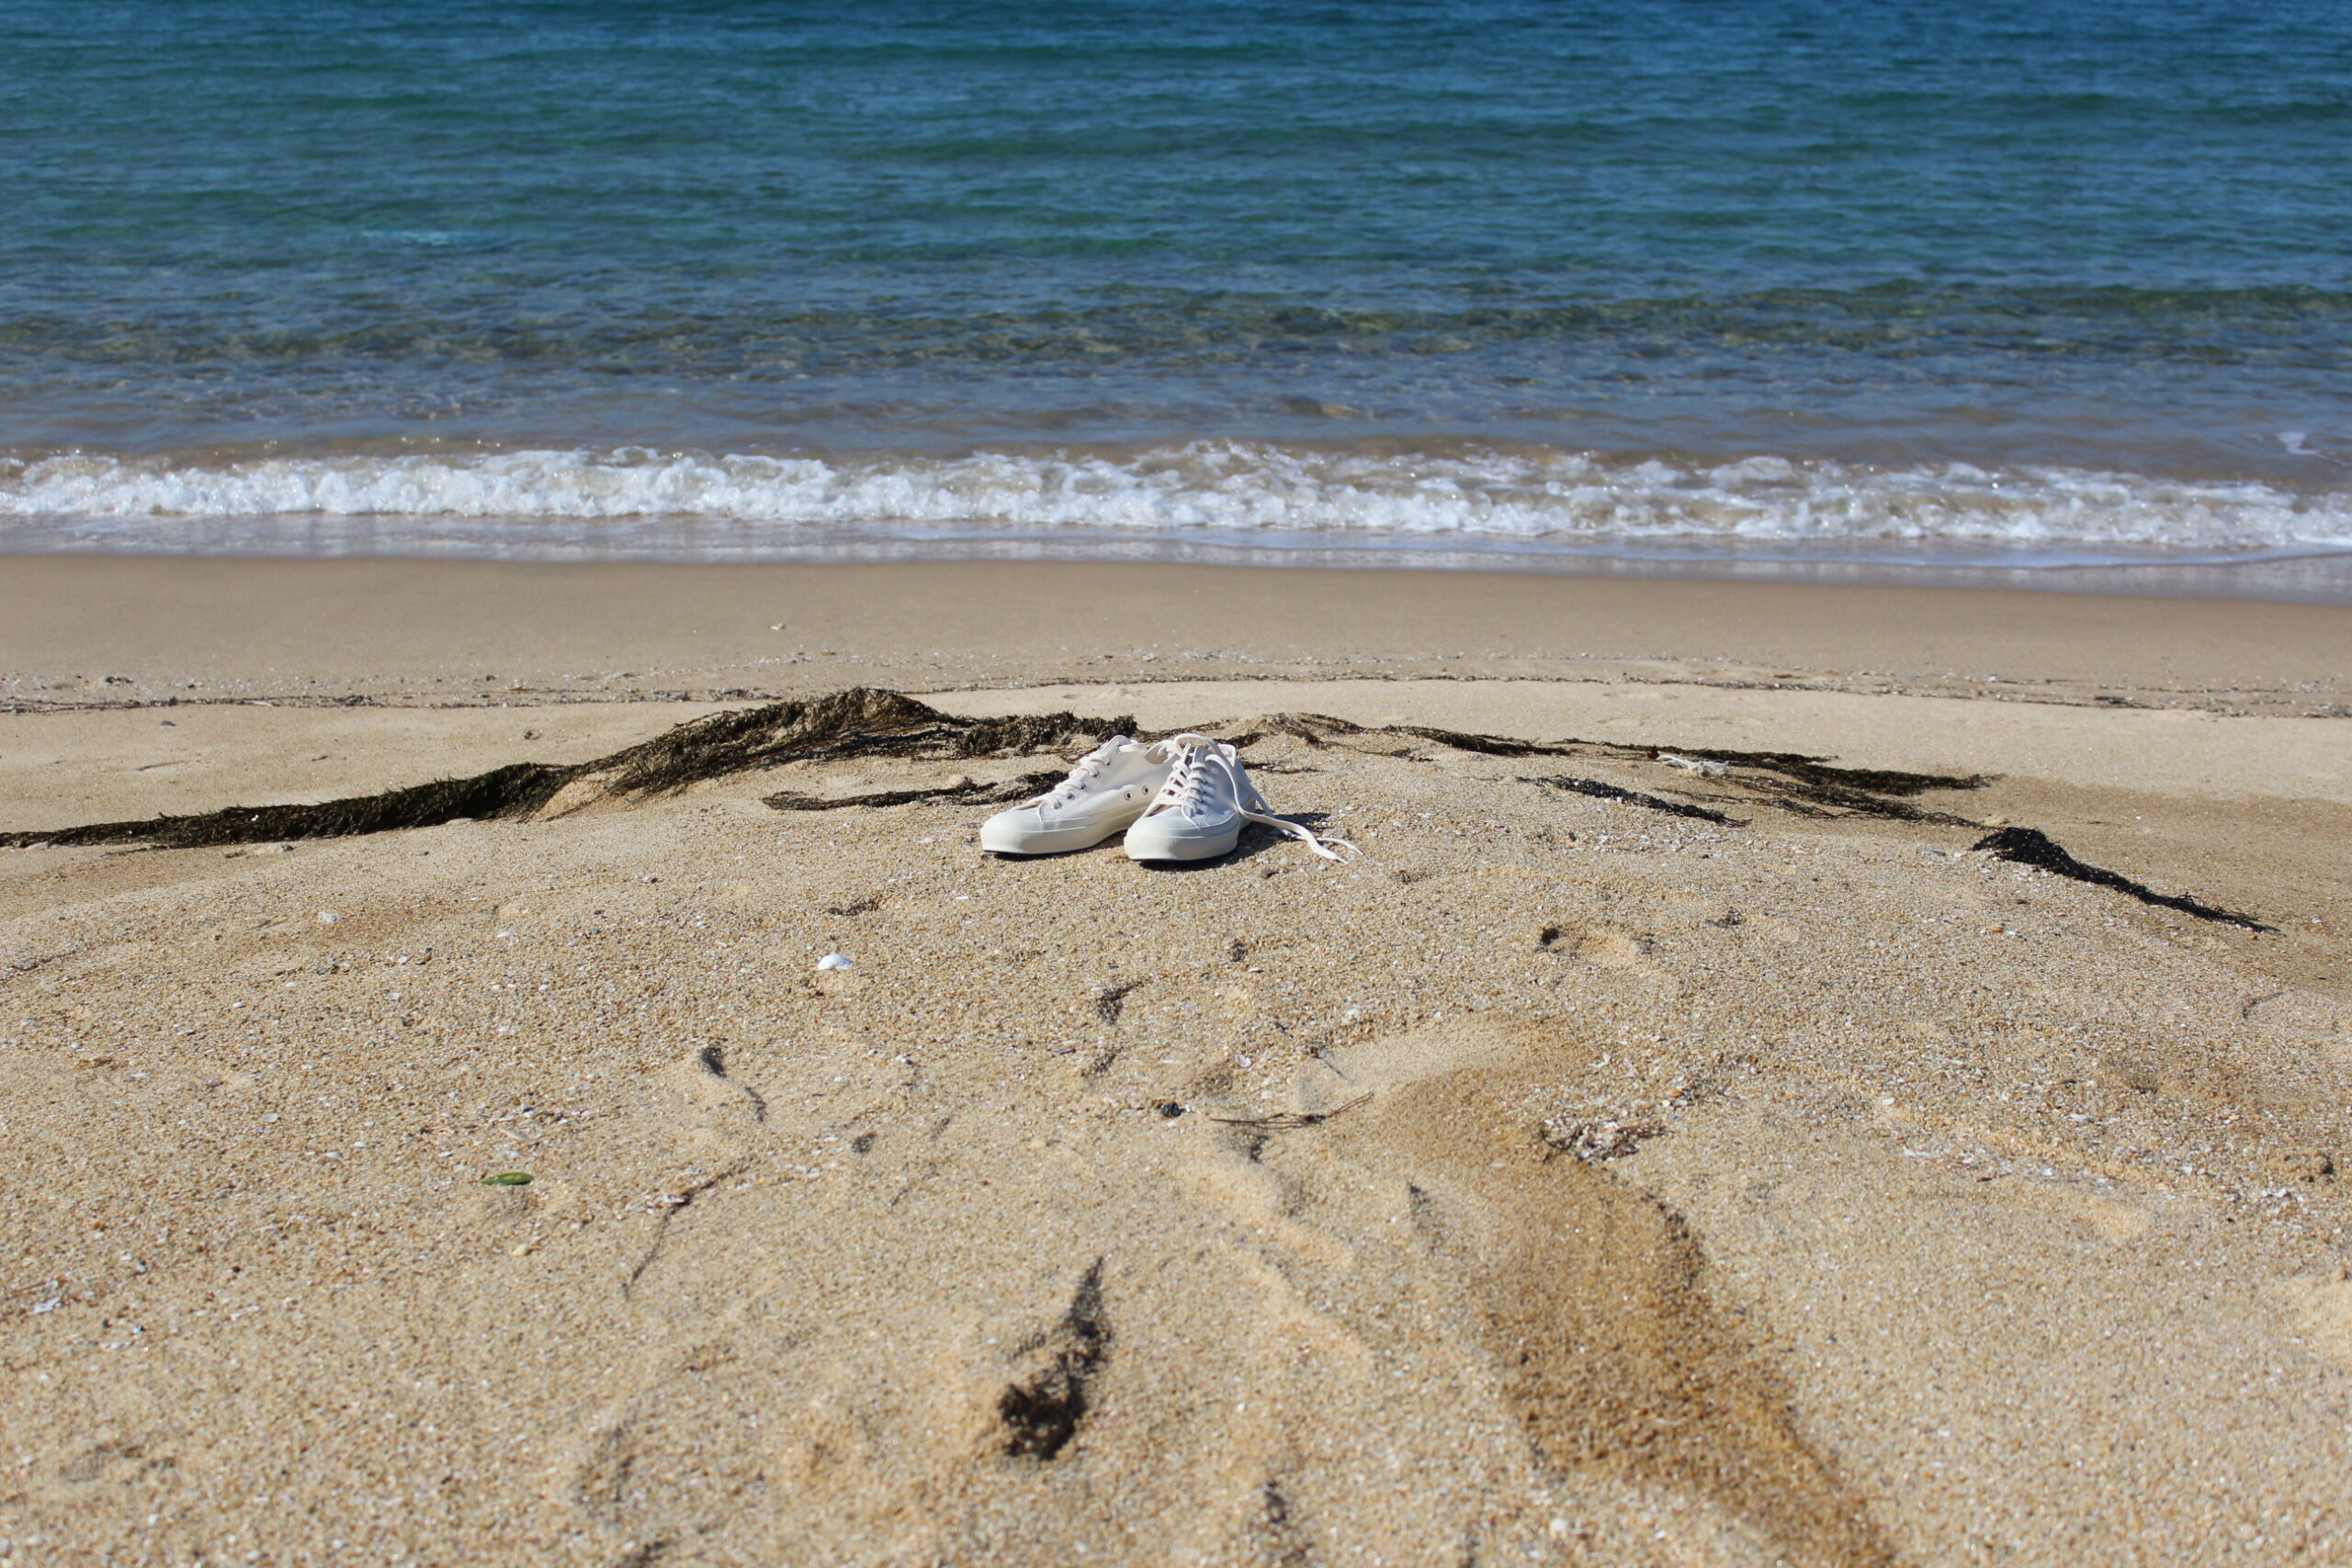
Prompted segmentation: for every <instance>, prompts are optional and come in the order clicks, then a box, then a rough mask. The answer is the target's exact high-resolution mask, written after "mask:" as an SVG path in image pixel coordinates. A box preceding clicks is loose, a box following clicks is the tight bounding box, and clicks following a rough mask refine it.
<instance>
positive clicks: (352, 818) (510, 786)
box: [0, 762, 580, 850]
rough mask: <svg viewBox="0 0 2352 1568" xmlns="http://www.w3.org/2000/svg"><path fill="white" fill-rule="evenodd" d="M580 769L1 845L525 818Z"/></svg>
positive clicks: (327, 835) (256, 839)
mask: <svg viewBox="0 0 2352 1568" xmlns="http://www.w3.org/2000/svg"><path fill="white" fill-rule="evenodd" d="M579 772H580V770H579V769H578V768H563V767H548V766H546V765H544V764H541V763H538V762H515V763H510V764H509V765H507V766H506V767H503V768H495V769H492V771H491V772H489V773H476V774H475V775H473V776H472V777H471V778H463V779H444V780H440V781H438V782H436V783H434V784H413V785H411V786H410V787H408V788H406V789H391V790H385V791H384V792H383V793H381V794H379V795H353V796H350V797H348V798H346V799H343V800H329V801H324V802H322V803H321V804H319V805H316V806H232V807H228V808H227V809H226V810H222V811H207V812H203V813H201V814H199V815H196V816H189V817H153V818H144V819H142V820H140V821H136V822H96V823H92V824H90V825H89V826H87V827H83V828H61V829H56V830H54V831H51V832H31V833H0V845H5V846H6V847H7V848H9V849H28V848H30V847H31V846H33V845H35V844H56V845H59V846H61V847H66V848H79V847H84V846H90V845H100V844H139V843H143V844H153V845H154V846H155V847H157V848H159V849H170V850H186V849H203V848H208V847H210V846H213V845H219V844H259V843H269V842H274V841H277V840H291V839H334V838H344V837H347V836H349V835H352V834H357V833H384V832H390V831H391V830H393V829H399V828H429V827H432V826H434V825H435V824H436V823H441V822H447V821H451V820H453V819H455V818H460V817H469V818H500V817H525V816H528V815H530V814H531V813H532V812H534V811H537V809H539V807H543V806H545V805H546V804H547V803H548V801H549V800H551V799H553V798H554V797H555V794H556V792H557V791H558V790H560V789H561V788H562V787H563V786H564V785H565V784H569V783H571V780H572V779H573V778H574V777H575V776H577V775H578V773H579Z"/></svg>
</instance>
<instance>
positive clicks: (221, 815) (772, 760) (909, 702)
mask: <svg viewBox="0 0 2352 1568" xmlns="http://www.w3.org/2000/svg"><path fill="white" fill-rule="evenodd" d="M1134 729H1135V719H1134V717H1133V716H1119V717H1116V718H1107V719H1103V718H1084V717H1080V716H1078V715H1076V714H1073V713H1069V712H1063V713H1053V714H1043V715H1037V716H1022V717H1017V718H959V717H956V716H953V715H951V714H944V713H941V712H940V711H939V710H938V709H936V708H933V707H932V706H930V705H927V704H924V703H920V702H917V701H916V700H915V699H914V698H912V697H909V696H905V695H902V694H899V693H897V692H886V691H880V690H876V689H875V688H872V687H865V686H859V687H854V688H853V689H851V690H849V691H845V692H835V693H832V694H829V695H827V696H822V697H815V698H810V699H807V700H803V701H795V702H786V703H771V704H769V705H766V706H763V707H756V708H741V709H737V710H733V711H730V712H727V713H718V714H712V715H710V716H708V717H706V718H698V719H695V720H693V721H691V722H689V723H686V724H682V725H679V726H678V727H677V728H674V729H672V730H669V731H667V732H666V733H664V734H662V735H657V736H655V737H654V738H653V739H650V740H647V741H643V742H640V743H639V744H638V745H635V746H630V747H628V748H626V749H624V750H619V751H616V752H614V753H612V754H611V755H610V756H606V757H600V758H598V759H596V760H595V761H591V762H576V763H571V764H568V765H558V764H549V763H544V762H510V763H508V764H507V765H506V766H504V767H502V768H493V769H492V770H491V771H490V772H488V773H476V774H474V775H472V776H470V777H468V778H460V779H443V780H439V781H436V782H435V783H432V784H412V785H409V786H407V787H405V788H401V789H391V790H384V791H381V792H379V793H378V794H375V795H350V796H346V797H345V798H343V799H339V800H329V801H322V802H321V803H319V804H317V805H303V806H232V807H228V808H227V809H225V810H220V811H208V812H202V813H198V814H197V815H193V816H186V817H153V818H142V819H140V820H136V821H127V822H96V823H91V824H88V825H86V826H84V827H78V828H59V829H46V830H40V831H32V832H13V833H0V847H6V848H10V849H27V848H30V847H31V846H33V845H36V844H54V845H58V846H61V847H83V846H90V845H105V844H143V845H147V846H151V847H153V848H157V849H200V848H209V847H212V846H217V845H223V844H258V843H270V842H276V841H281V840H295V839H334V838H347V837H351V836H354V835H358V834H366V833H383V832H390V831H392V830H394V829H402V828H431V827H436V826H438V825H440V824H442V823H445V822H452V821H456V820H458V819H459V818H473V819H478V820H487V819H497V818H506V819H512V818H524V817H531V816H535V815H537V813H538V812H540V811H541V810H543V809H545V808H546V807H548V804H549V803H550V802H552V801H553V800H554V799H555V797H556V796H557V795H559V794H560V793H561V792H562V791H563V790H564V789H565V787H566V786H567V785H571V784H583V785H588V786H592V787H591V790H590V792H589V793H588V795H587V796H586V798H584V799H582V800H581V801H580V802H579V804H580V805H582V806H585V805H589V804H593V803H594V802H596V801H599V800H610V799H625V798H630V797H639V798H642V797H649V796H657V795H674V794H677V793H678V792H679V791H681V790H684V789H685V788H686V787H688V786H689V785H691V784H699V783H701V782H703V781H704V780H707V779H716V778H724V777H726V776H728V775H729V774H733V773H746V772H750V771H752V770H753V769H759V768H775V767H781V766H783V765H784V764H786V763H787V762H799V761H817V760H835V759H849V758H860V757H891V758H912V757H935V758H941V759H950V758H972V757H986V756H999V755H1020V754H1022V753H1025V752H1032V751H1042V750H1051V749H1053V748H1055V747H1058V746H1063V745H1067V744H1069V743H1070V742H1072V741H1075V740H1079V739H1085V740H1088V741H1089V742H1091V741H1093V740H1095V739H1099V738H1101V737H1103V736H1108V735H1113V734H1116V733H1120V732H1123V731H1124V732H1126V733H1133V732H1134ZM1003 787H1007V788H1009V787H1011V786H1010V785H1006V786H1003ZM1031 793H1032V794H1034V793H1035V791H1034V790H1033V791H1031ZM826 804H828V805H834V804H838V805H856V804H862V803H861V802H858V801H854V800H852V801H842V802H829V803H826ZM780 809H809V807H781V808H780Z"/></svg>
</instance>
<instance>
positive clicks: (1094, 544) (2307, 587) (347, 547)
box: [0, 524, 2352, 606]
mask: <svg viewBox="0 0 2352 1568" xmlns="http://www.w3.org/2000/svg"><path fill="white" fill-rule="evenodd" d="M462 527H463V525H462V524H459V525H458V526H457V527H456V528H452V527H451V526H450V525H441V526H440V527H438V528H436V530H435V533H434V534H433V535H432V536H424V535H420V536H416V537H415V538H413V539H407V540H401V541H399V542H387V541H386V540H384V539H383V538H382V537H381V536H374V535H363V536H360V537H359V538H358V539H357V540H356V542H355V541H343V540H322V539H320V538H318V537H316V536H311V537H306V538H302V539H299V540H293V541H289V542H288V543H287V544H286V545H285V546H284V547H277V548H272V547H251V546H245V545H238V544H232V543H228V542H225V541H221V540H213V541H209V542H208V541H207V540H205V539H204V537H203V536H201V535H200V534H199V535H198V537H197V539H196V540H195V542H194V544H193V546H192V547H186V548H180V549H158V548H154V547H152V546H150V545H148V544H146V543H145V542H140V543H136V544H130V545H125V546H120V547H118V546H116V545H114V544H112V543H110V542H101V543H90V542H87V541H86V540H77V541H75V542H72V543H68V544H65V545H62V546H58V547H43V546H42V545H41V544H40V540H39V538H38V536H34V535H32V534H31V531H30V530H28V529H27V528H25V527H24V526H23V525H17V526H15V527H14V528H6V527H0V562H9V563H14V562H19V561H27V560H48V559H58V558H73V559H106V560H143V561H169V560H210V561H334V562H337V563H343V564H353V563H362V562H377V563H381V564H387V565H390V564H398V563H404V562H413V563H429V564H434V565H467V566H521V567H528V566H582V567H585V566H611V567H623V566H627V567H654V568H659V567H702V568H712V569H718V568H740V567H786V566H796V567H880V566H914V565H921V566H965V565H982V564H998V565H1031V566H1043V565H1054V566H1185V567H1199V568H1226V569H1234V570H1265V571H1312V572H1400V573H1423V572H1431V573H1445V574H1450V575H1473V576H1512V577H1517V576H1532V577H1574V578H1591V579H1597V580H1601V581H1656V582H1745V583H1757V584H1775V585H1784V586H1792V587H1844V588H1935V589H1947V590H1955V591H1962V592H2016V593H2060V594H2093V595H2098V596H2101V597H2109V596H2112V597H2121V598H2152V599H2240V600H2246V601H2252V602H2260V603H2267V604H2322V605H2332V606H2352V549H2321V548H2311V549H2304V550H2296V551H2277V552H2261V553H2259V554H2256V555H2254V556H2251V557H2249V558H2243V559H2226V558H2222V559H2216V558H2191V559H2187V560H2179V561H2173V560H2165V559H2162V558H2154V557H2152V558H2147V559H2143V560H2129V561H2116V560H2091V561H2082V562H2071V561H2057V560H2052V561H2049V562H2047V563H2041V564H2034V563H2031V562H2030V561H2025V560H2019V559H2010V560H1994V559H1987V560H1981V561H1970V560H1967V559H1943V560H1927V559H1922V560H1919V561H1905V560H1901V559H1875V560H1873V559H1867V558H1842V557H1823V558H1806V557H1804V556H1803V555H1799V554H1788V555H1781V554H1775V553H1772V552H1771V551H1770V549H1765V550H1759V551H1758V552H1756V553H1753V554H1745V555H1744V554H1742V553H1740V552H1738V551H1736V550H1729V549H1718V550H1713V551H1709V552H1703V553H1691V554H1681V553H1677V552H1676V551H1674V550H1673V549H1671V548H1670V547H1663V548H1657V549H1650V550H1645V549H1641V548H1638V547H1627V548H1625V549H1623V550H1613V549H1611V548H1610V547H1593V548H1590V549H1580V548H1562V549H1549V548H1542V547H1532V548H1530V547H1518V548H1513V547H1497V548H1483V549H1481V548H1452V547H1446V546H1443V545H1441V544H1436V543H1418V542H1417V543H1400V544H1388V545H1381V546H1365V545H1358V544H1350V543H1332V544H1326V543H1322V542H1310V543H1296V544H1255V543H1233V542H1229V541H1225V540H1195V539H1181V538H1180V539H1170V538H1133V539H1130V538H1120V537H1117V536H1087V537H1084V538H1075V539H1069V538H1054V537H1041V536H1019V537H1013V538H1005V539H987V538H905V539H894V538H888V537H885V536H871V535H856V534H848V535H844V536H841V537H838V538H834V539H829V540H819V541H817V542H812V543H808V544H803V545H793V546H730V545H718V546H710V547H699V546H698V547H695V548H693V549H691V550H687V549H684V548H665V547H658V546H648V547H641V548H635V549H632V548H630V547H627V546H611V547H607V546H581V545H565V544H556V543H550V544H546V545H541V546H537V547H515V546H513V545H511V544H508V543H505V542H503V541H500V540H497V539H494V538H492V537H488V536H482V535H471V536H469V535H467V534H465V533H463V532H462V531H461V530H462ZM191 531H192V532H193V531H194V530H191Z"/></svg>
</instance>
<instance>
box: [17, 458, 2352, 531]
mask: <svg viewBox="0 0 2352 1568" xmlns="http://www.w3.org/2000/svg"><path fill="white" fill-rule="evenodd" d="M0 516H16V517H20V518H28V519H30V518H42V519H53V520H66V521H70V520H90V521H97V520H112V521H115V522H118V523H128V522H132V521H134V520H140V519H152V520H153V522H154V524H155V525H156V534H155V542H156V544H157V545H158V546H159V547H166V548H168V547H169V530H170V524H171V521H172V520H173V519H197V518H203V519H237V518H261V517H297V518H301V517H308V518H322V519H332V518H370V517H372V518H404V519H412V520H417V521H421V522H429V521H431V520H435V519H445V520H451V521H456V520H460V519H468V520H496V519H510V520H515V522H517V523H518V524H519V523H523V522H527V521H529V520H546V519H578V520H596V519H607V520H625V519H646V518H680V519H697V518H699V519H709V520H713V521H718V522H726V523H729V524H732V525H758V527H757V528H756V529H753V530H751V531H752V532H755V533H757V534H758V535H759V536H762V537H767V536H774V537H775V541H776V542H778V543H788V542H789V541H790V540H791V538H792V537H794V536H797V534H799V533H800V532H802V531H806V530H840V529H843V528H857V529H860V530H864V531H866V532H868V533H881V534H886V535H887V534H889V533H891V532H893V531H900V532H906V533H908V534H910V536H922V537H935V536H938V535H939V534H941V533H942V532H945V533H951V534H971V535H976V536H992V535H997V534H1001V533H1005V532H1008V531H1010V532H1023V531H1051V530H1059V529H1072V528H1083V529H1089V530H1105V531H1112V532H1114V533H1131V532H1148V533H1154V534H1161V535H1174V536H1186V535H1196V534H1197V535H1208V534H1214V535H1218V536H1229V535H1233V534H1237V533H1238V534H1243V535H1252V534H1259V535H1262V534H1283V535H1316V536H1332V535H1338V536H1347V537H1351V538H1355V539H1359V540H1361V541H1363V542H1367V543H1369V542H1372V541H1373V540H1374V539H1375V538H1377V537H1379V536H1392V537H1397V538H1400V539H1419V540H1425V541H1426V540H1431V539H1435V538H1437V537H1441V536H1461V542H1462V545H1463V546H1464V547H1471V548H1476V547H1477V541H1478V540H1479V539H1481V538H1484V539H1487V540H1491V541H1497V542H1501V541H1513V542H1525V543H1528V544H1534V545H1553V546H1560V547H1582V546H1585V545H1590V544H1607V543H1610V542H1622V543H1633V544H1638V543H1643V542H1652V543H1664V542H1678V541H1679V542H1687V543H1691V544H1694V545H1703V544H1705V543H1706V542H1708V541H1717V542H1724V543H1735V544H1739V545H1770V544H1774V543H1791V544H1799V545H1815V546H1832V547H1854V546H1865V545H1871V544H1885V543H1898V542H1899V543H1914V544H1943V545H1952V546H1970V547H2007V548H2024V549H2041V548H2071V549H2074V550H2078V551H2079V550H2088V551H2090V552H2092V553H2098V552H2099V551H2103V550H2113V549H2126V550H2156V551H2165V552H2175V551H2194V552H2215V551H2223V552H2226V551H2245V550H2280V549H2290V550H2291V549H2340V548H2352V494H2346V493H2343V492H2335V491H2327V492H2319V493H2296V492H2293V491H2286V490H2283V489H2280V488H2278V487H2276V486H2273V485H2269V484H2266V483H2262V482H2258V481H2255V480H2231V479H2210V480H2197V479H2164V478H2155V477H2150V476H2145V475H2134V474H2123V473H2111V472H2097V471H2091V470H2086V469H2074V468H2011V469H2002V470H1988V469H1983V468H1973V467H1970V466H1968V465H1965V464H1957V463H1955V464H1939V465H1933V466H1922V467H1917V468H1863V467H1857V466H1850V465H1845V464H1838V463H1830V462H1821V461H1799V460H1794V459H1791V458H1787V457H1777V456H1773V455H1770V454H1757V455H1753V456H1750V457H1745V458H1742V459H1740V460H1737V461H1733V462H1723V463H1716V464H1712V465H1688V464H1679V463H1673V462H1668V461H1663V460H1656V459H1652V460H1640V461H1632V460H1614V459H1604V458H1601V457H1595V456H1592V455H1589V454H1581V453H1575V452H1566V451H1544V450H1526V449H1520V450H1495V451H1467V452H1457V453H1453V454H1448V455H1430V454H1401V455H1400V454H1395V453H1378V454H1375V453H1366V452H1361V451H1331V450H1323V449H1315V448H1301V447H1288V446H1273V445H1262V444H1251V443H1236V442H1199V443H1193V444H1189V445H1184V446H1168V447H1160V448H1155V449H1149V450H1145V451H1140V452H1130V453H1125V454H1122V455H1117V456H1104V455H1101V454H1092V453H1062V454H1042V455H1041V454H1034V453H994V454H992V453H979V454H974V455H971V456H967V457H920V456H908V455H887V456H862V457H832V458H816V457H764V456H750V455H735V456H710V455H707V454H699V453H657V452H652V451H648V450H644V449H637V448H623V449H614V450H602V451H515V452H502V453H484V454H472V455H432V456H412V457H356V456H341V457H270V458H260V459H254V460H250V461H242V462H226V463H224V462H185V461H175V460H171V459H167V458H129V457H107V456H78V455H77V456H58V457H40V458H12V459H0ZM734 531H735V532H737V533H739V534H740V533H742V532H745V531H746V530H744V529H742V528H741V527H738V528H737V529H736V530H734Z"/></svg>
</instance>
